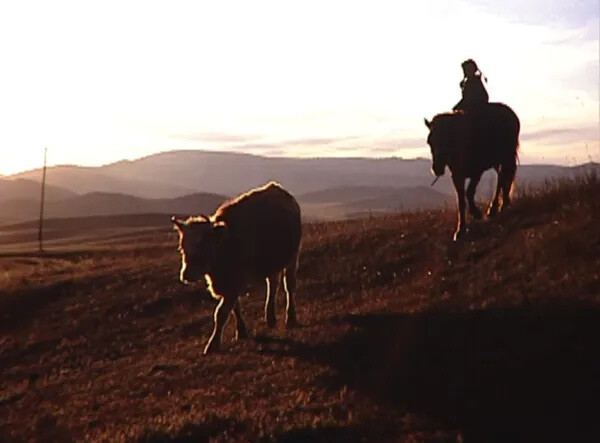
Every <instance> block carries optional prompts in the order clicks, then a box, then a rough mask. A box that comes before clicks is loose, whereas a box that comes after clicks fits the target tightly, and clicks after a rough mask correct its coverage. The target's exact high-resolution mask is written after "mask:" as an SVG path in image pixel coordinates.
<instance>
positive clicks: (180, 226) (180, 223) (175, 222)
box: [171, 215, 185, 232]
mask: <svg viewBox="0 0 600 443" xmlns="http://www.w3.org/2000/svg"><path fill="white" fill-rule="evenodd" d="M171 223H173V227H174V228H175V229H176V230H177V231H179V232H183V225H184V224H185V223H184V221H183V220H180V219H178V218H177V217H175V216H174V215H173V216H171Z"/></svg>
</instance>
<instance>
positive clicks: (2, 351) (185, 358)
mask: <svg viewBox="0 0 600 443" xmlns="http://www.w3.org/2000/svg"><path fill="white" fill-rule="evenodd" d="M599 192H600V183H599V180H598V178H597V177H586V178H583V179H581V180H580V181H579V182H564V183H560V184H556V185H552V186H550V185H549V186H548V187H547V189H546V190H545V191H544V192H542V193H539V195H538V194H535V195H534V194H532V193H530V194H526V195H521V196H518V198H516V199H515V204H514V205H513V207H512V208H511V209H510V211H509V212H507V213H505V214H502V215H501V216H499V217H498V218H496V219H494V220H488V221H484V222H479V223H474V224H473V225H472V226H471V229H470V233H469V236H468V238H467V239H466V240H465V241H464V242H461V243H459V244H454V243H452V242H451V241H450V238H451V234H452V230H453V228H454V223H455V213H454V212H453V211H448V212H423V213H417V214H409V215H400V214H399V215H394V216H386V217H377V218H373V219H364V220H355V221H348V222H337V223H321V224H308V225H306V226H305V236H304V241H303V251H304V252H303V256H302V258H301V266H300V270H299V288H298V297H297V302H298V317H299V319H300V321H301V322H302V323H303V326H302V327H300V328H298V329H294V330H289V331H288V330H285V329H283V327H282V325H281V323H282V322H281V320H282V319H281V318H280V322H279V323H280V325H281V327H279V328H277V329H276V330H269V329H268V328H266V326H264V324H263V321H262V318H261V316H262V304H263V301H264V296H263V295H262V294H259V293H258V292H260V291H255V292H254V293H253V294H251V295H250V296H248V297H244V298H243V300H242V309H243V310H244V312H245V316H246V319H247V322H248V326H249V327H250V330H251V332H252V334H253V338H252V339H251V340H247V341H241V342H234V341H233V326H232V325H229V326H228V328H227V330H226V337H225V341H224V348H225V351H224V352H222V353H220V354H216V355H212V356H208V357H204V356H202V355H201V354H202V348H203V344H204V343H205V341H206V339H207V338H208V334H209V331H210V328H211V322H212V318H211V314H212V310H213V309H214V304H213V303H214V301H212V300H210V299H209V298H208V297H207V296H206V294H205V292H204V291H203V289H202V288H201V287H192V286H183V285H181V284H180V283H178V281H177V274H178V267H179V257H178V254H177V251H176V239H175V234H174V233H172V232H170V230H169V229H168V228H165V230H164V231H160V232H154V233H152V235H149V234H148V235H144V236H141V237H135V236H132V237H129V238H130V240H127V241H126V240H124V241H123V242H122V243H121V244H118V246H117V244H116V243H112V242H105V243H102V242H96V243H93V245H92V246H89V245H88V246H86V244H85V243H80V244H77V245H75V246H74V247H72V248H70V250H67V249H64V245H63V249H61V250H59V251H58V252H56V253H53V254H47V255H45V256H38V255H36V254H33V253H24V252H23V251H21V252H19V253H18V254H12V255H11V254H9V253H7V252H6V253H5V254H4V255H3V256H1V257H0V291H1V295H0V368H1V370H2V373H1V374H2V378H1V380H0V440H2V441H20V440H32V439H33V440H35V439H47V440H69V439H75V440H109V441H119V440H128V441H131V440H138V441H171V440H173V441H208V440H209V439H210V440H216V441H247V440H251V441H456V440H457V438H458V437H459V436H460V437H461V438H462V439H466V440H467V441H551V440H557V441H581V440H586V439H590V440H591V441H593V440H594V438H595V437H598V436H599V435H600V433H598V431H599V429H598V424H597V422H596V421H595V410H596V408H593V407H592V406H590V405H589V404H588V402H591V401H596V399H597V394H598V389H597V375H598V373H599V371H600V364H599V357H598V352H597V350H598V349H599V346H598V345H599V344H600V343H598V337H600V310H599V306H600V283H599V282H600V223H598V220H600V201H599V199H598V197H597V196H598V195H599ZM280 304H281V305H283V303H280ZM281 308H282V306H280V307H279V310H278V313H279V315H280V317H282V313H281Z"/></svg>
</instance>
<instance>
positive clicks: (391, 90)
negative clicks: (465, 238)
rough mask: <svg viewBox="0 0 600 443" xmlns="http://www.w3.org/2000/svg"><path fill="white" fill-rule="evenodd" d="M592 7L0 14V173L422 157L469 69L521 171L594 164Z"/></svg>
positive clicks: (254, 5) (32, 6)
mask: <svg viewBox="0 0 600 443" xmlns="http://www.w3.org/2000/svg"><path fill="white" fill-rule="evenodd" d="M599 2H600V0H591V1H590V0H579V1H569V2H564V1H563V0H544V1H542V0H528V1H526V2H523V1H522V0H505V1H502V2H497V1H488V0H458V1H448V0H427V1H421V2H399V1H378V0H366V1H351V0H345V1H328V0H319V1H311V0H304V1H262V0H253V1H251V2H249V1H227V0H222V1H218V2H217V1H200V0H199V1H177V0H173V1H162V2H158V1H148V0H146V1H127V0H119V1H110V0H105V1H102V2H91V1H84V0H77V1H61V0H54V1H52V2H48V1H28V0H21V1H18V2H1V3H0V61H1V62H0V174H13V173H16V172H18V171H22V170H28V169H33V168H37V167H40V166H41V164H42V161H43V151H44V148H45V147H47V148H48V164H49V165H54V164H79V165H84V166H97V165H101V164H107V163H111V162H115V161H118V160H121V159H135V158H139V157H143V156H147V155H150V154H153V153H157V152H161V151H167V150H172V149H206V150H219V151H236V152H246V153H252V154H258V155H267V156H298V157H315V156H319V157H340V156H343V157H347V156H367V157H391V156H396V157H403V158H414V157H429V148H428V147H427V144H426V137H427V129H426V128H425V126H424V124H423V118H424V117H427V118H431V117H432V116H433V115H435V114H437V113H439V112H444V111H447V110H449V109H451V108H452V106H453V105H454V104H455V103H456V102H457V101H458V100H459V99H460V88H459V82H460V80H461V77H462V71H461V68H460V64H461V62H462V61H463V60H465V59H467V58H473V59H475V60H476V61H477V63H478V65H479V66H480V68H481V70H482V71H483V73H484V75H485V76H486V77H487V79H488V83H487V84H486V87H487V89H488V92H489V95H490V100H492V101H501V102H504V103H506V104H508V105H509V106H511V107H512V108H513V109H514V110H515V111H516V112H517V114H518V115H519V117H520V119H521V125H522V126H521V127H522V131H521V155H520V157H521V162H522V163H556V164H564V165H574V164H579V163H583V162H587V161H590V160H593V161H600V104H599V82H600V80H599V78H600V72H599V57H600V55H599V53H600V47H599V34H600V31H599V20H600V19H599V15H600V12H599V11H600V3H599Z"/></svg>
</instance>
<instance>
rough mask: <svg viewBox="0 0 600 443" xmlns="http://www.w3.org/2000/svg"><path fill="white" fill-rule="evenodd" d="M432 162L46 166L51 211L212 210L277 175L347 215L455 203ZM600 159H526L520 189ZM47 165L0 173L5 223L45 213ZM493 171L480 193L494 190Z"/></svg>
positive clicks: (183, 157) (263, 160)
mask: <svg viewBox="0 0 600 443" xmlns="http://www.w3.org/2000/svg"><path fill="white" fill-rule="evenodd" d="M430 166H431V162H430V161H429V160H426V159H413V160H403V159H400V158H381V159H370V158H309V159H302V158H270V157H261V156H255V155H249V154H238V153H225V152H207V151H170V152H164V153H160V154H155V155H151V156H148V157H144V158H141V159H138V160H132V161H121V162H117V163H114V164H110V165H106V166H100V167H80V166H55V167H50V168H48V171H47V186H46V212H45V213H46V215H47V217H49V218H52V217H80V216H86V215H112V214H141V213H175V214H196V213H200V212H212V211H213V210H214V209H215V208H216V207H217V206H218V205H219V204H220V203H221V202H222V201H224V200H225V199H226V198H227V197H228V196H235V195H237V194H239V193H241V192H244V191H246V190H248V189H250V188H252V187H255V186H259V185H262V184H264V183H266V182H268V181H270V180H276V181H278V182H280V183H281V184H282V185H283V186H284V187H285V188H287V189H288V190H290V191H291V192H292V193H294V194H295V195H296V197H297V198H298V200H299V201H300V203H301V206H302V208H303V213H304V214H305V216H306V217H307V218H328V219H331V218H345V217H349V216H356V215H361V214H365V213H379V212H388V211H402V210H405V211H407V210H414V209H431V208H436V207H440V206H443V205H447V204H453V202H454V194H453V189H452V185H451V182H450V180H449V178H448V177H444V179H442V180H440V181H439V183H438V184H436V186H435V188H431V187H430V186H429V185H430V183H431V180H432V176H431V174H430ZM592 170H594V171H597V172H600V165H599V164H597V163H588V164H585V165H580V166H577V167H563V166H556V165H521V166H520V167H519V170H518V183H519V185H520V186H536V185H539V184H540V183H543V182H544V181H545V180H552V179H557V178H561V177H571V176H574V175H577V174H581V173H585V172H586V171H592ZM40 178H41V171H40V170H33V171H27V172H23V173H20V174H15V175H13V176H8V177H5V178H0V224H7V223H16V222H21V221H24V220H31V219H35V218H36V217H37V214H38V212H39V198H40V197H39V192H40V183H39V180H40ZM494 182H495V174H493V173H491V172H488V173H486V174H485V175H484V179H483V180H482V183H481V184H480V185H479V188H478V189H479V193H480V194H479V195H481V196H484V195H486V194H490V192H491V191H492V189H493V184H494Z"/></svg>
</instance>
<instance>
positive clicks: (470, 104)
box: [452, 58, 489, 111]
mask: <svg viewBox="0 0 600 443" xmlns="http://www.w3.org/2000/svg"><path fill="white" fill-rule="evenodd" d="M461 66H462V69H463V72H464V75H465V76H464V78H463V79H462V80H461V82H460V89H461V90H462V99H461V100H460V101H459V102H458V103H457V104H456V105H455V106H454V107H453V108H452V110H454V111H457V110H462V111H470V110H476V109H477V108H479V107H480V106H481V105H484V104H486V103H488V102H489V96H488V93H487V91H486V90H485V86H484V85H483V82H482V80H481V77H482V74H481V71H480V70H479V68H478V67H477V63H475V61H474V60H473V59H471V58H470V59H468V60H465V61H464V62H462V65H461ZM483 78H484V79H485V81H486V82H487V79H486V78H485V77H483Z"/></svg>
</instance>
